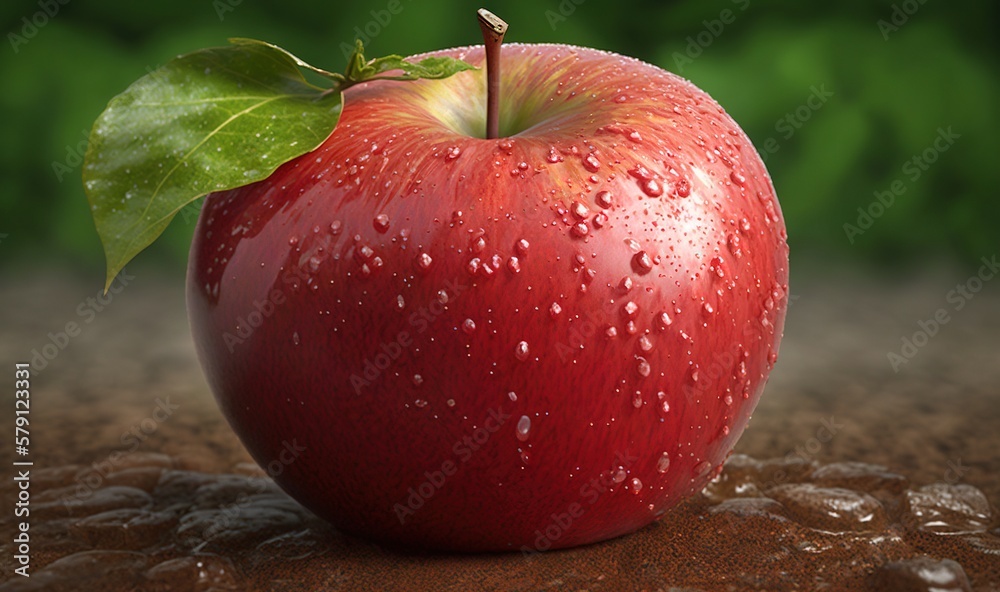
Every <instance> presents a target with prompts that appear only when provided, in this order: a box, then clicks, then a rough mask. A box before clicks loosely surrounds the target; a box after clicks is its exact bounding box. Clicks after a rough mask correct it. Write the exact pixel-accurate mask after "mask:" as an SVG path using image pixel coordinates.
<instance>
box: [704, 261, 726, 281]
mask: <svg viewBox="0 0 1000 592" xmlns="http://www.w3.org/2000/svg"><path fill="white" fill-rule="evenodd" d="M722 264H723V261H722V257H713V258H712V260H711V261H710V262H709V264H708V268H709V270H711V271H713V272H715V275H716V277H719V278H724V277H726V270H725V269H723V267H722Z"/></svg>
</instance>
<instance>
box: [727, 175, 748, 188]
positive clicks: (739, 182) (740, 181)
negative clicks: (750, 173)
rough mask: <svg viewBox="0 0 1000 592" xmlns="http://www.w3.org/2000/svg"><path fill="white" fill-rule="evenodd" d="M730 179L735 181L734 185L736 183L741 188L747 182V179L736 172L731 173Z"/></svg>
mask: <svg viewBox="0 0 1000 592" xmlns="http://www.w3.org/2000/svg"><path fill="white" fill-rule="evenodd" d="M729 178H730V179H732V180H733V183H736V184H737V185H739V186H740V187H742V186H744V185H746V182H747V178H746V177H744V176H743V175H741V174H739V173H737V172H736V171H733V172H731V173H729Z"/></svg>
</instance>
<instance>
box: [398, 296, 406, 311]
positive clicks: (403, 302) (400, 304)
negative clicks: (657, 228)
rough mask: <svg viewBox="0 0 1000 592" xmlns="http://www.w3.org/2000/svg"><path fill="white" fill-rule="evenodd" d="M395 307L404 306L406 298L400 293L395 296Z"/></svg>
mask: <svg viewBox="0 0 1000 592" xmlns="http://www.w3.org/2000/svg"><path fill="white" fill-rule="evenodd" d="M396 308H398V309H399V310H403V309H404V308H406V300H405V299H404V298H403V295H402V294H400V295H398V296H396Z"/></svg>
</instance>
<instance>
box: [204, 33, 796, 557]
mask: <svg viewBox="0 0 1000 592" xmlns="http://www.w3.org/2000/svg"><path fill="white" fill-rule="evenodd" d="M433 55H442V56H453V57H457V58H460V59H463V60H467V61H469V62H470V63H472V64H475V65H483V61H484V52H483V48H482V47H481V46H480V47H469V48H462V49H451V50H446V51H441V52H438V53H436V54H433ZM502 64H503V70H502V86H501V88H502V95H501V97H500V136H501V137H500V138H497V139H484V138H483V130H484V127H485V104H486V75H485V72H484V71H483V70H480V71H476V72H465V73H462V74H458V75H455V76H453V77H451V78H448V79H445V80H420V81H416V82H386V81H381V82H378V83H373V84H370V83H366V84H362V85H358V86H356V87H352V88H350V89H349V90H348V91H347V92H346V95H345V105H346V106H345V108H344V111H343V115H342V118H341V120H340V123H339V124H338V126H337V128H336V130H335V131H334V133H333V134H332V135H331V136H330V137H329V138H328V139H327V140H326V141H325V142H324V143H323V144H322V145H321V146H320V147H319V148H318V149H316V150H315V151H314V152H312V153H309V154H306V155H304V156H302V157H300V158H298V159H296V160H293V161H291V162H289V163H287V164H285V165H284V166H282V167H281V168H280V169H279V170H278V171H277V172H276V173H275V174H274V175H272V176H271V177H270V178H268V179H266V180H265V181H262V182H259V183H256V184H253V185H250V186H246V187H243V188H240V189H236V190H233V191H228V192H224V193H216V194H212V195H210V196H209V197H208V198H207V201H206V202H205V205H204V209H203V211H202V214H201V218H200V221H199V224H198V228H197V231H196V236H195V241H194V245H193V247H192V255H191V259H190V267H189V274H188V305H189V309H190V318H191V327H192V331H193V333H194V337H195V341H196V344H197V347H198V352H199V355H200V358H201V360H202V363H203V365H204V367H205V370H206V373H207V376H208V378H209V381H210V383H211V386H212V389H213V390H214V392H215V395H216V397H217V399H218V401H219V404H220V405H221V407H222V410H223V412H224V413H225V416H226V417H227V418H228V420H229V422H230V423H231V424H232V426H233V428H234V429H235V430H236V432H237V434H238V435H239V437H240V438H241V440H242V441H243V443H244V444H245V445H246V447H247V449H248V450H249V451H250V453H251V454H252V455H253V457H254V458H255V459H256V460H257V462H259V463H260V464H261V465H262V466H264V467H265V468H267V469H268V470H269V472H270V473H271V474H272V475H273V477H274V478H275V480H276V481H277V482H278V484H280V485H281V487H283V488H284V489H285V490H286V491H287V492H288V493H289V494H291V495H292V496H293V497H294V498H295V499H297V500H299V501H300V502H301V503H303V504H304V505H305V506H306V507H308V508H310V509H311V510H313V511H314V512H316V513H317V514H319V515H320V516H323V517H325V518H327V519H328V520H330V521H331V522H332V523H333V524H334V525H336V526H337V527H338V528H339V529H341V530H343V531H345V532H348V533H352V534H355V535H358V536H362V537H366V538H371V539H375V540H378V541H384V542H391V543H401V544H405V545H415V546H421V547H431V548H438V549H452V550H461V551H491V550H505V549H513V550H546V549H549V548H558V547H567V546H572V545H580V544H585V543H591V542H594V541H599V540H603V539H607V538H610V537H615V536H618V535H621V534H624V533H628V532H631V531H634V530H636V529H638V528H641V527H642V526H644V525H646V524H649V523H650V522H652V521H653V520H655V519H656V518H657V517H659V516H661V515H662V514H663V513H664V512H665V511H666V510H668V509H669V508H670V507H671V506H673V505H675V504H677V503H678V502H679V501H680V500H682V499H684V498H685V497H687V496H690V495H692V494H694V493H695V492H698V491H699V490H701V489H702V487H704V485H705V484H706V483H707V482H708V481H709V480H710V479H711V478H712V476H713V475H714V474H716V472H717V471H718V470H719V469H720V467H721V464H722V463H723V461H724V460H725V458H726V456H727V455H728V454H729V452H730V451H731V449H732V447H733V445H734V444H735V442H736V440H737V439H738V438H739V436H740V434H741V433H742V432H743V430H744V428H745V427H746V425H747V421H748V419H749V418H750V414H751V412H752V411H753V409H754V406H755V405H756V404H757V401H758V399H759V397H760V394H761V391H762V389H763V387H764V383H765V381H766V378H767V375H768V372H769V370H770V369H771V367H772V366H773V364H774V362H775V359H776V357H777V351H778V344H779V341H780V338H781V331H782V327H783V324H784V317H785V306H786V301H787V298H786V297H787V293H788V289H787V280H788V247H787V244H786V241H785V238H786V234H785V229H784V222H783V220H782V217H781V213H780V210H779V207H778V202H777V200H776V197H775V194H774V188H773V187H772V185H771V182H770V179H769V177H768V174H767V171H766V170H765V168H764V165H763V163H762V162H761V159H760V157H759V156H758V154H757V152H756V151H755V150H754V147H753V146H752V145H751V143H750V141H749V140H748V139H747V137H746V135H745V134H744V133H743V132H742V131H741V130H740V128H739V127H738V126H737V124H736V123H735V122H734V121H733V120H732V119H731V118H730V117H729V116H728V115H727V114H726V113H725V111H723V109H722V108H721V107H720V106H719V105H718V104H717V103H716V102H715V101H714V100H712V99H711V98H710V97H709V96H708V95H706V94H705V93H704V92H702V91H701V90H699V89H698V88H696V87H695V86H693V85H692V84H691V83H689V82H687V81H685V80H683V79H681V78H679V77H677V76H675V75H673V74H670V73H668V72H665V71H663V70H661V69H659V68H657V67H654V66H651V65H648V64H645V63H642V62H640V61H637V60H634V59H630V58H626V57H622V56H620V55H615V54H612V53H606V52H602V51H597V50H593V49H585V48H578V47H568V46H561V45H507V46H504V48H503V52H502ZM293 449H296V452H295V453H292V452H290V451H291V450H293Z"/></svg>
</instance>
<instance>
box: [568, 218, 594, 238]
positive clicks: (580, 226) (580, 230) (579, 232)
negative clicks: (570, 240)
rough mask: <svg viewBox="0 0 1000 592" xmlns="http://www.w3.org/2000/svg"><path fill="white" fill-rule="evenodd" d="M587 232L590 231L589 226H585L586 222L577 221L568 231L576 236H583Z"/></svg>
mask: <svg viewBox="0 0 1000 592" xmlns="http://www.w3.org/2000/svg"><path fill="white" fill-rule="evenodd" d="M589 232H590V227H589V226H587V223H586V222H579V223H577V224H574V225H573V226H572V228H570V231H569V233H570V234H571V235H573V236H574V237H576V238H583V237H585V236H587V234H588V233H589Z"/></svg>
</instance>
